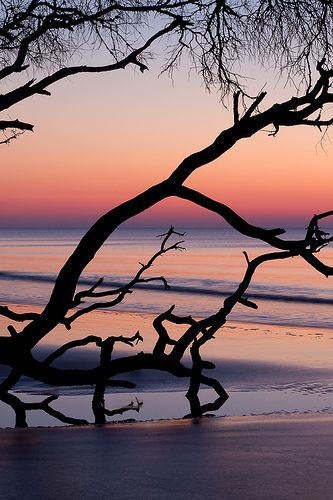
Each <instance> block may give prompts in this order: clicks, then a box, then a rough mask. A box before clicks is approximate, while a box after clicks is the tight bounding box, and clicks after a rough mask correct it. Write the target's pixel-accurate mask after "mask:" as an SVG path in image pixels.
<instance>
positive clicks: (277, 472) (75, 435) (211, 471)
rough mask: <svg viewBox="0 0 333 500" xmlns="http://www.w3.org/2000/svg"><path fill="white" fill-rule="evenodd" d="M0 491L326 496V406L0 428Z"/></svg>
mask: <svg viewBox="0 0 333 500" xmlns="http://www.w3.org/2000/svg"><path fill="white" fill-rule="evenodd" d="M0 447H1V454H0V498H3V499H7V500H14V499H15V500H16V499H20V498H25V499H28V500H30V499H43V500H53V499H56V498H61V499H72V500H74V499H83V500H92V499H111V498H117V499H120V500H130V499H136V500H137V499H142V500H143V499H170V500H171V499H185V500H186V499H191V500H194V499H198V500H199V499H203V498H209V499H225V500H245V499H246V500H251V499H253V500H261V499H262V500H264V499H265V500H266V499H268V498H269V499H272V500H282V499H283V500H287V499H290V500H291V499H292V500H296V499H302V500H313V499H318V500H319V499H329V498H332V490H333V475H332V467H333V451H332V449H333V415H325V414H303V415H280V416H277V415H274V416H259V417H226V418H203V419H201V420H170V421H159V422H137V423H121V424H107V425H105V426H103V427H96V426H88V427H72V428H68V427H62V428H40V429H32V428H29V429H2V430H0Z"/></svg>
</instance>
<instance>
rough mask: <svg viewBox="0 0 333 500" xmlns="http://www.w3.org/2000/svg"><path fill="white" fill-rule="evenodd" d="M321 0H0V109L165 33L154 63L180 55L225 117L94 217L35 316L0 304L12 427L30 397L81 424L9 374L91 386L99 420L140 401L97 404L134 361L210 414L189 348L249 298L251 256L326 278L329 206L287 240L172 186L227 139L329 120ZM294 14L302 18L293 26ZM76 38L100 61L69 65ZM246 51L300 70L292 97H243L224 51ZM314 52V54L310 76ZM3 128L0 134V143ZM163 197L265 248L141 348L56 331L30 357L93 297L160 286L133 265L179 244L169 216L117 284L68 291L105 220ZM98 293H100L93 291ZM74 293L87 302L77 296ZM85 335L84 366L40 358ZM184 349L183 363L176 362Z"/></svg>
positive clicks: (124, 56) (114, 223) (14, 125)
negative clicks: (228, 100)
mask: <svg viewBox="0 0 333 500" xmlns="http://www.w3.org/2000/svg"><path fill="white" fill-rule="evenodd" d="M332 9H333V5H332V4H331V2H322V1H319V0H318V1H311V2H309V1H300V2H287V1H283V0H281V1H280V2H278V3H276V2H265V1H259V2H256V3H253V2H245V1H244V2H238V3H237V4H236V3H234V2H227V1H225V2H221V1H219V0H218V1H208V2H206V1H203V2H201V1H200V2H196V1H187V0H184V1H182V0H180V1H176V2H172V1H169V0H164V1H163V0H162V1H158V2H154V1H150V0H149V1H147V2H143V3H142V2H139V3H137V2H135V1H134V0H129V1H128V2H122V1H120V2H116V3H115V2H111V1H108V0H101V1H99V2H97V3H92V2H75V1H70V0H69V1H68V2H66V4H65V3H64V2H61V1H58V0H54V1H53V2H44V1H41V0H29V1H28V0H25V1H23V2H13V1H11V0H9V1H6V2H3V1H0V63H1V68H0V80H2V82H3V84H7V85H8V78H13V77H14V76H16V77H17V82H16V83H17V85H16V86H15V85H14V88H9V90H7V92H5V93H3V94H1V95H0V111H3V110H5V109H8V108H9V107H11V106H13V105H14V104H17V103H19V102H21V101H22V100H24V99H27V98H29V97H31V96H33V95H36V94H40V95H45V96H48V95H50V92H49V90H48V88H49V87H50V86H51V85H52V84H54V83H55V82H58V81H61V80H62V79H64V78H67V77H68V76H70V75H74V74H79V73H100V72H105V71H113V70H116V69H120V68H125V67H127V66H130V65H134V66H137V67H138V68H139V69H140V70H141V71H142V72H143V71H144V70H145V69H147V68H148V60H149V51H151V50H152V49H153V44H154V43H155V42H157V41H159V40H161V39H162V38H163V39H165V38H166V37H167V40H168V41H167V42H166V48H165V55H166V58H167V59H166V63H165V65H164V67H163V70H164V71H172V70H173V68H174V67H176V66H177V64H178V62H179V60H180V58H181V56H182V55H183V54H185V53H186V54H187V56H188V57H189V58H190V60H191V61H192V62H193V63H194V66H195V67H196V68H197V70H198V72H199V73H201V75H202V77H203V79H204V82H205V83H206V85H207V86H212V85H217V86H218V87H219V89H220V91H221V92H222V96H225V95H226V94H228V93H230V92H234V97H233V122H234V123H233V125H232V126H230V127H229V128H227V129H225V130H221V131H219V133H218V135H217V137H216V138H215V139H214V140H212V142H211V143H210V144H208V145H207V146H206V147H204V148H203V149H201V150H200V151H197V152H194V153H192V154H190V155H189V156H188V157H186V158H184V160H183V161H182V162H181V163H180V164H179V165H178V166H177V167H176V168H175V169H174V170H173V172H171V174H170V175H169V177H168V178H166V179H165V180H163V181H161V182H159V183H158V184H156V185H153V186H151V187H150V188H148V189H147V190H145V191H144V192H142V193H141V194H139V195H137V196H135V197H133V198H132V199H130V200H127V201H125V202H123V203H121V204H120V205H118V206H117V207H115V208H113V209H112V210H110V211H109V212H107V213H105V214H104V215H103V216H102V217H100V218H99V219H98V220H97V221H96V222H95V224H93V225H92V227H91V228H90V229H89V230H88V231H87V233H86V234H85V235H84V236H83V238H82V239H81V241H80V242H79V243H78V245H77V247H76V248H75V250H74V251H73V253H72V254H71V255H70V257H69V258H68V260H67V261H66V262H65V263H64V265H63V267H62V268H61V270H60V272H59V274H58V276H57V278H56V281H55V284H54V288H53V291H52V293H51V296H50V298H49V300H48V303H47V304H46V306H45V308H44V309H43V310H42V311H41V313H39V314H35V313H23V314H18V313H15V312H13V311H12V310H10V309H8V308H7V307H5V306H1V307H0V314H1V315H2V316H4V317H7V318H8V319H10V320H11V321H15V322H24V321H27V324H26V325H25V326H23V327H21V330H20V331H19V330H18V329H17V328H16V327H14V326H13V325H9V326H8V327H7V330H8V332H9V335H8V334H7V335H3V336H0V363H2V364H4V365H7V366H9V367H11V368H12V371H11V372H10V374H9V375H8V376H7V377H6V378H5V380H4V381H3V382H2V383H1V384H0V399H1V400H2V401H3V402H5V403H6V404H8V405H10V406H11V407H12V408H13V410H14V412H15V414H16V425H17V426H22V427H23V426H25V425H26V412H27V411H28V410H33V409H37V408H38V409H42V410H43V411H45V412H46V413H48V414H49V415H52V416H56V418H59V420H61V421H62V422H70V423H75V422H76V423H85V421H78V420H76V419H71V418H70V417H66V416H65V415H63V414H62V413H61V412H58V411H57V410H54V409H53V408H52V407H51V406H50V403H52V402H53V401H54V399H55V397H54V396H50V397H47V398H46V399H45V400H43V401H41V402H39V403H23V402H22V401H20V399H19V398H18V396H17V395H15V394H13V392H12V391H13V389H14V388H15V386H16V385H17V383H18V382H19V380H20V378H21V377H22V376H27V377H31V378H33V379H35V380H38V381H40V382H43V383H44V384H48V385H56V386H58V387H61V386H73V385H78V386H84V385H89V386H93V398H92V407H93V412H94V415H95V422H97V423H104V422H105V421H106V417H107V416H110V415H113V414H114V413H115V412H116V411H117V412H118V413H123V411H127V410H130V409H134V410H136V411H138V410H139V409H140V406H141V403H139V401H137V404H136V405H134V404H133V405H129V406H126V407H123V408H119V409H118V410H109V409H107V408H106V407H105V393H106V391H107V389H108V388H109V387H126V388H133V386H134V384H133V383H132V382H130V381H126V380H119V379H118V378H117V377H118V376H120V375H122V374H128V373H131V372H134V371H136V370H147V369H148V370H160V371H163V372H166V373H169V374H171V375H174V376H176V377H181V378H184V379H187V380H188V382H189V386H188V391H187V398H188V400H189V403H190V413H189V414H188V416H201V415H202V414H203V413H205V412H207V411H213V410H214V409H216V408H219V407H220V406H221V405H222V404H223V403H224V402H225V401H226V399H227V397H228V395H227V393H226V392H225V390H224V388H223V387H222V385H221V384H220V382H219V381H217V380H215V379H214V378H212V377H208V376H207V375H206V373H205V372H206V370H213V369H214V365H213V363H211V362H209V361H206V360H203V359H202V356H201V348H202V346H204V345H205V344H206V343H207V342H208V341H209V342H211V341H213V340H214V337H215V336H216V335H217V333H218V331H219V329H220V328H221V327H223V325H224V324H225V323H226V321H227V319H228V316H229V314H230V313H231V311H232V310H233V308H234V307H235V306H236V305H237V304H241V305H243V306H244V307H250V308H253V309H255V308H256V307H257V306H256V304H255V303H254V302H253V301H252V300H251V297H247V296H246V293H247V290H248V287H249V285H250V283H251V281H252V279H253V277H254V275H255V272H256V270H257V269H258V267H260V266H262V265H264V264H265V263H266V262H269V261H273V260H274V261H283V260H286V259H290V258H292V257H294V256H300V257H301V258H302V259H303V260H304V261H306V262H307V263H308V264H309V266H310V267H311V268H314V269H315V270H317V271H318V272H319V273H322V274H323V275H325V276H331V275H333V266H330V265H328V264H326V263H324V262H322V261H321V259H320V250H321V249H322V248H323V247H325V246H327V245H328V244H330V243H331V242H332V241H333V236H330V235H329V234H328V233H326V232H325V231H323V230H322V229H321V228H320V227H319V222H320V221H322V220H323V219H325V218H327V217H330V216H331V215H332V214H333V210H330V211H327V212H324V213H322V214H319V215H315V216H314V217H313V218H312V220H311V221H310V223H309V227H308V230H307V232H306V233H305V235H304V238H302V239H299V240H287V239H283V238H282V237H281V235H283V234H284V230H283V229H281V228H273V229H264V228H261V227H257V226H254V225H252V224H250V223H249V222H248V221H246V220H245V218H243V217H241V216H240V215H239V214H237V213H236V212H235V211H233V210H232V209H231V208H230V207H228V206H227V205H225V204H223V203H220V202H219V201H216V200H213V199H211V198H209V197H207V196H205V195H204V194H203V193H201V192H198V191H195V190H193V189H190V188H188V187H186V186H185V185H184V183H185V182H186V181H188V180H189V179H190V177H191V175H192V173H194V172H195V171H197V170H198V169H200V168H201V167H203V166H206V165H208V164H210V163H212V162H214V161H215V160H216V159H218V158H220V157H221V156H222V155H223V154H224V153H226V152H227V151H229V150H230V149H231V148H232V147H234V146H235V145H236V144H237V143H238V142H239V141H241V140H243V139H246V138H249V137H252V136H254V135H255V134H257V133H258V132H259V131H262V130H266V129H267V128H268V127H269V128H271V129H273V131H272V132H271V135H276V134H277V133H278V131H279V130H280V128H281V127H290V126H299V125H306V126H313V127H316V128H319V129H320V128H321V127H329V126H330V125H331V124H332V123H333V115H332V109H331V103H332V102H333V92H332V81H333V70H332V69H331V68H332V62H333V61H332V58H333V56H332V54H333V51H332V35H333V31H332V29H331V28H332V18H333V16H332V14H333V10H332ZM300 25H301V26H303V28H304V29H302V30H299V26H300ZM88 48H91V49H92V50H93V51H94V50H96V48H102V50H103V51H104V53H105V54H106V59H105V64H101V65H97V66H90V65H77V63H76V61H77V56H78V55H79V54H80V51H81V50H87V49H88ZM249 56H253V57H257V59H259V60H260V61H261V62H262V63H263V64H265V63H269V62H271V61H272V60H273V61H275V62H277V63H278V64H277V69H278V70H281V71H283V72H284V73H283V74H284V75H286V78H289V79H291V80H294V79H295V77H297V76H300V75H301V76H302V77H304V78H303V84H301V83H300V84H299V85H298V86H297V88H296V90H295V96H293V97H291V98H290V99H286V100H285V101H283V102H281V103H275V104H273V105H271V106H269V107H268V108H267V109H262V108H263V107H264V105H265V98H266V92H259V93H258V95H256V96H255V97H250V96H249V95H248V93H247V91H246V89H245V88H244V85H243V83H244V81H243V79H242V76H244V75H240V74H238V73H237V72H236V71H235V61H237V62H238V63H239V64H241V63H242V62H244V61H246V60H247V59H248V57H249ZM314 61H319V63H318V64H317V67H316V72H317V73H316V80H315V81H314V75H315V72H314V70H313V69H312V68H313V62H314ZM294 82H295V80H294ZM5 88H8V87H5ZM323 116H325V118H323ZM7 128H10V129H11V130H13V133H12V137H8V139H9V140H11V138H14V136H15V135H16V134H17V133H18V132H17V131H23V130H32V125H30V124H29V123H24V122H21V121H19V120H14V121H7V120H2V121H0V130H6V129H7ZM8 139H5V141H3V142H8ZM268 140H269V139H268ZM173 196H175V197H179V198H182V199H186V200H188V201H190V202H191V203H194V204H195V205H198V206H201V207H204V208H206V209H208V210H209V211H211V212H214V213H216V214H218V215H219V216H221V218H223V219H224V220H225V221H227V222H228V224H230V225H231V226H232V227H233V228H234V229H236V230H237V231H238V232H239V233H241V234H244V235H246V236H249V237H251V238H256V239H258V240H261V241H264V242H266V243H268V244H269V245H270V246H271V247H272V248H273V249H275V251H272V252H268V253H265V254H262V255H259V256H257V257H255V258H253V259H251V258H250V256H249V254H248V253H247V252H246V251H244V255H245V270H244V275H243V279H242V280H241V281H240V283H239V284H238V286H237V287H236V288H235V290H234V292H233V293H232V294H230V296H228V297H227V298H226V299H225V300H224V301H223V304H221V305H220V307H219V308H218V309H217V310H216V311H215V312H214V313H213V314H210V315H207V316H206V317H204V318H201V319H195V318H194V317H192V316H181V315H177V314H175V312H174V310H175V306H171V307H168V309H167V310H166V311H165V312H164V313H162V314H160V315H158V316H157V318H155V320H154V322H153V326H154V328H155V331H156V333H157V338H156V342H155V345H154V346H153V349H152V352H150V353H145V352H139V353H136V354H132V355H124V356H118V357H114V356H113V352H114V348H115V345H116V344H117V343H120V344H124V345H125V346H129V347H133V346H134V344H135V343H136V342H138V341H140V340H142V337H141V335H140V333H139V332H137V333H136V334H135V335H133V336H132V337H125V336H122V335H118V336H116V335H111V336H109V337H108V338H107V339H104V340H103V339H102V338H100V337H99V336H97V335H89V336H87V337H85V338H82V339H78V340H73V341H70V342H67V343H65V344H64V345H63V346H61V347H60V348H57V349H55V350H54V352H52V353H51V354H49V355H48V356H47V357H46V358H45V359H44V360H42V361H39V360H37V359H36V357H35V356H34V353H33V348H34V347H35V346H36V345H37V344H38V343H39V342H40V341H41V340H42V339H44V338H45V337H46V336H47V335H49V334H50V333H51V332H53V330H54V329H55V328H56V327H58V326H59V325H65V326H66V327H67V328H68V329H70V327H71V324H72V323H73V322H74V321H75V320H76V319H77V318H78V317H80V316H82V315H85V314H88V313H89V312H91V311H94V310H96V309H98V308H102V307H103V308H106V307H113V306H114V305H116V304H118V303H120V302H121V301H122V300H123V299H124V298H125V297H126V295H127V294H128V293H131V292H132V289H133V288H134V287H135V286H136V285H137V284H139V283H145V282H148V281H151V280H159V281H160V282H162V284H163V286H164V288H165V289H166V288H168V282H167V280H166V278H165V277H164V276H155V277H145V276H144V273H145V272H146V271H147V270H148V269H150V268H151V266H152V265H153V263H154V262H155V261H156V259H157V258H159V257H160V256H162V255H163V254H164V253H166V252H169V251H171V250H182V249H183V247H182V246H181V244H182V243H183V241H178V242H176V243H173V244H172V243H170V242H169V238H170V237H171V236H173V235H176V236H179V237H182V236H183V234H181V233H177V232H176V231H175V230H174V228H173V227H171V228H170V229H169V231H168V232H166V233H165V234H162V235H160V237H161V238H162V241H161V245H160V248H159V250H158V251H157V252H156V253H155V254H154V255H153V256H152V257H151V258H150V259H149V260H148V262H147V263H146V264H142V263H140V268H139V270H138V271H137V272H136V274H135V275H134V277H133V278H132V279H131V280H130V281H129V282H128V283H126V284H125V285H124V286H122V287H118V288H116V289H113V290H109V289H108V290H101V288H100V287H101V286H102V285H103V278H100V279H99V280H97V281H96V283H95V284H93V285H92V286H90V287H89V288H86V289H84V290H79V291H78V290H77V288H78V283H79V279H80V278H81V275H82V273H83V271H84V270H85V268H86V266H87V265H88V264H89V263H90V262H91V261H92V260H93V259H94V257H95V254H96V252H97V251H98V250H99V249H100V248H101V246H102V245H103V244H104V243H105V241H106V239H107V238H109V237H110V236H111V235H112V233H113V231H114V230H115V229H116V228H117V227H119V226H120V225H121V224H123V223H124V222H126V221H128V220H129V219H131V218H132V217H134V216H136V215H138V214H140V213H142V212H144V211H145V210H147V209H149V208H150V207H152V206H154V205H155V204H156V203H158V202H160V201H162V200H166V199H168V198H169V197H173ZM103 297H110V299H109V300H106V301H99V300H98V299H101V298H103ZM85 300H87V301H88V300H90V301H91V302H92V303H91V304H89V305H87V306H82V303H83V302H84V301H85ZM73 309H75V310H74V312H73V311H72V310H73ZM195 313H196V312H195V311H194V314H195ZM194 314H193V316H194ZM175 324H176V325H179V327H182V332H181V333H180V334H179V336H178V338H173V336H172V334H171V333H170V331H169V329H168V326H169V327H170V325H175ZM90 344H94V346H95V349H98V350H99V351H98V353H99V362H98V363H97V364H96V366H94V367H93V368H84V367H83V368H76V369H74V368H70V369H68V368H59V367H57V366H54V364H53V362H54V361H55V360H57V359H59V358H61V356H63V355H64V354H65V353H67V352H68V351H70V350H71V349H74V348H77V347H81V346H85V345H90ZM188 355H189V356H190V363H192V364H191V366H188V364H187V363H185V362H184V359H185V356H188ZM202 385H204V386H208V387H210V388H212V389H213V390H214V391H215V393H216V399H215V400H214V401H213V402H211V403H207V404H201V402H200V398H199V390H200V387H201V386H202Z"/></svg>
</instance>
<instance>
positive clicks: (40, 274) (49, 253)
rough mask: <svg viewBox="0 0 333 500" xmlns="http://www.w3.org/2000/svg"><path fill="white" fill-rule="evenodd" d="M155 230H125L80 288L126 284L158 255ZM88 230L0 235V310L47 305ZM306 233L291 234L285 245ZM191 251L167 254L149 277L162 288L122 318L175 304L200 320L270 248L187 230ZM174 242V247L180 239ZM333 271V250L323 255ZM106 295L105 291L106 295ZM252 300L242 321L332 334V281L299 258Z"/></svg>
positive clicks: (128, 306) (139, 295) (127, 305)
mask: <svg viewBox="0 0 333 500" xmlns="http://www.w3.org/2000/svg"><path fill="white" fill-rule="evenodd" d="M161 232H163V230H161V231H159V230H156V229H119V230H118V231H116V232H115V233H114V234H113V235H112V237H111V238H110V239H109V240H108V241H107V242H106V244H105V245H104V247H103V248H102V249H101V250H100V251H99V252H98V254H97V256H96V259H95V260H94V262H92V263H91V264H90V265H89V266H88V268H87V269H86V270H85V272H84V274H83V276H82V280H81V283H80V286H79V288H80V287H81V288H82V287H84V286H90V285H91V284H93V283H95V282H96V280H97V279H98V278H99V277H103V278H104V284H103V288H104V289H105V288H106V287H108V288H111V287H117V286H119V285H121V284H124V283H126V282H127V281H128V280H129V279H130V278H131V277H132V276H133V275H134V274H135V272H136V271H137V270H138V269H139V267H140V263H145V262H147V260H148V259H149V257H150V256H151V255H152V254H153V253H154V252H155V251H156V250H158V248H159V244H160V238H158V237H157V235H158V234H159V233H161ZM83 233H84V231H83V230H78V229H75V230H69V229H66V230H32V229H31V230H14V229H11V230H0V303H2V304H5V303H16V304H27V305H37V306H43V305H45V303H46V302H47V300H48V297H49V295H50V293H51V290H52V287H53V283H54V281H55V278H56V275H57V273H58V271H59V269H60V268H61V266H62V265H63V263H64V262H65V261H66V259H67V257H68V256H69V255H70V254H71V252H72V251H73V249H74V248H75V245H76V244H77V242H78V241H79V239H80V237H81V236H82V235H83ZM303 235H304V231H301V230H289V231H288V232H287V234H286V236H284V238H286V239H295V238H301V237H302V236H303ZM181 239H183V240H184V243H182V244H181V245H182V246H183V247H185V248H186V250H185V251H172V252H170V253H168V254H165V255H163V256H162V257H160V258H159V260H158V261H157V262H156V263H155V264H154V266H153V268H152V269H151V270H149V272H148V273H147V275H146V276H147V277H153V276H165V277H166V278H167V280H168V282H169V284H170V287H171V288H170V290H168V291H165V290H164V288H163V286H162V284H158V283H156V282H155V283H154V282H153V283H154V284H152V283H148V284H145V285H140V286H137V288H136V290H135V292H134V293H132V294H130V295H128V296H127V297H126V299H125V300H124V301H123V302H122V303H121V304H119V305H118V306H117V310H119V311H134V312H149V313H150V312H152V313H160V312H162V311H163V310H165V309H166V308H168V307H170V305H172V304H176V307H177V309H176V311H177V312H178V313H179V314H192V315H193V316H202V315H206V314H209V313H212V312H214V311H215V310H216V309H218V308H219V307H221V305H222V303H223V299H224V298H225V297H226V296H227V295H228V294H231V293H232V292H233V291H234V290H235V288H236V287H237V284H238V282H239V280H240V279H241V278H242V276H243V273H244V271H245V269H246V262H245V258H244V255H243V253H242V252H243V251H244V250H246V251H247V253H248V255H249V257H250V258H253V257H255V256H257V255H259V254H260V253H263V252H267V251H269V247H268V246H267V245H265V244H263V243H261V242H257V241H256V240H253V239H250V238H245V237H242V236H240V235H238V234H237V233H236V232H234V231H233V230H229V229H188V230H186V234H185V236H184V237H183V238H181ZM173 241H176V239H174V240H173ZM322 258H323V259H324V260H325V262H327V263H329V264H331V265H333V248H325V249H324V250H322ZM103 288H101V289H103ZM247 297H248V298H249V299H251V300H253V301H255V302H256V303H257V304H258V306H259V309H258V310H256V311H254V310H252V309H251V310H249V309H248V308H245V307H243V306H237V308H236V309H235V311H234V312H233V313H232V315H231V316H230V319H233V320H236V321H245V322H248V321H251V322H252V321H254V322H257V323H267V324H283V325H294V326H314V327H319V328H333V316H332V306H333V279H326V278H324V277H323V276H322V275H320V274H319V273H318V272H316V271H315V270H313V269H312V268H311V267H309V266H308V265H307V264H306V263H305V262H303V261H302V259H300V258H297V257H295V258H293V259H290V260H289V261H280V262H273V263H266V264H264V265H263V266H262V267H261V268H260V269H259V270H258V271H257V274H256V275H255V277H254V279H253V283H252V284H251V286H250V288H249V290H248V293H247Z"/></svg>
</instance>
